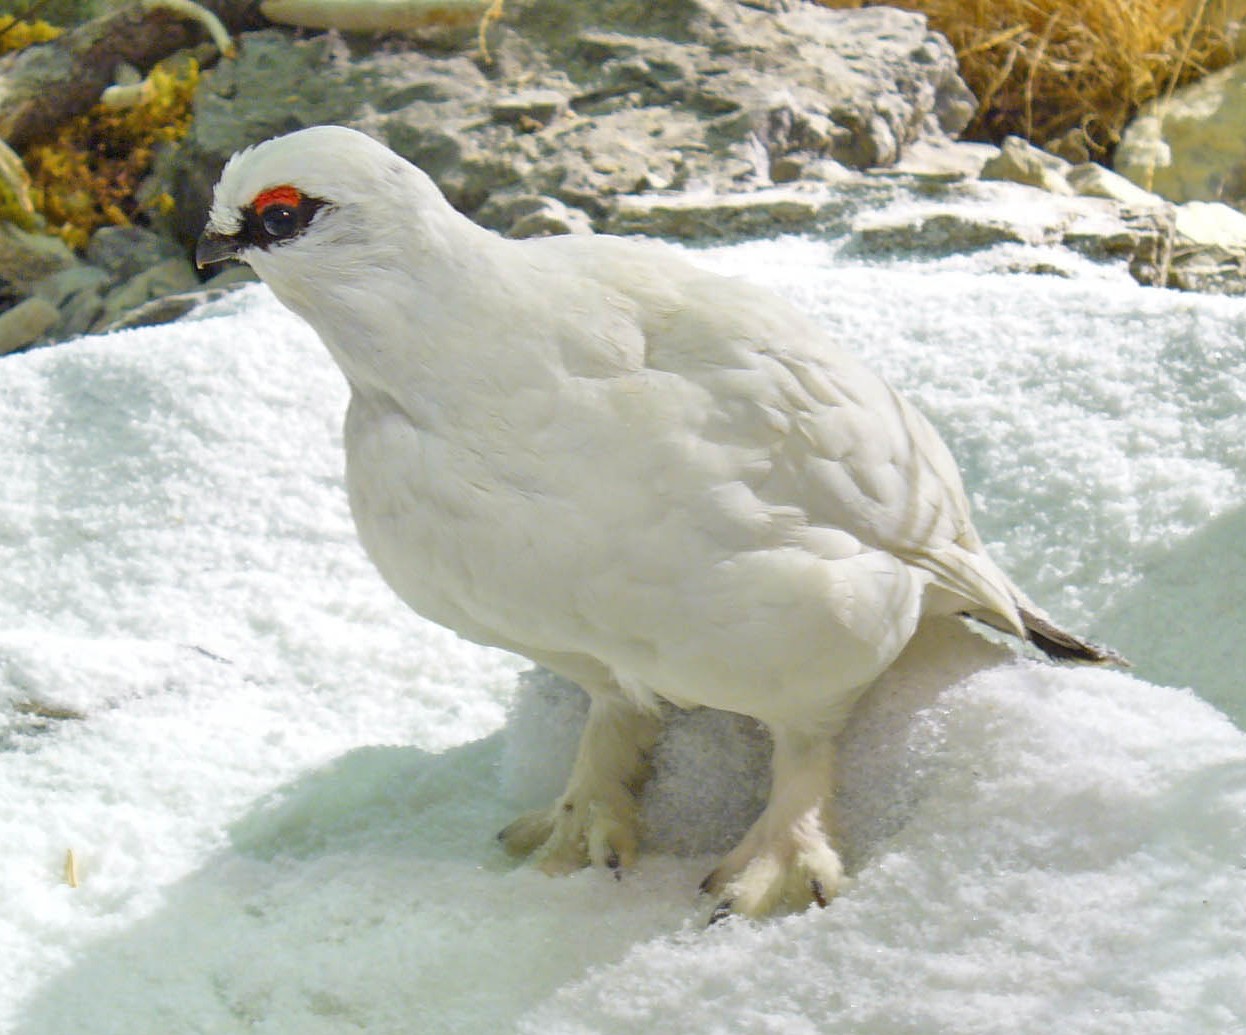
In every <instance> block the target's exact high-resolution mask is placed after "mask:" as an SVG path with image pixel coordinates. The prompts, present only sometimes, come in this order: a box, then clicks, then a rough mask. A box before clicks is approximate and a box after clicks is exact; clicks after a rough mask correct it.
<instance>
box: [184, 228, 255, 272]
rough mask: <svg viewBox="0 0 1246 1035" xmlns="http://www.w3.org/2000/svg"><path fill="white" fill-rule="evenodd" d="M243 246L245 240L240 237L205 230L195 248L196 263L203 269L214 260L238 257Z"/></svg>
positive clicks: (219, 260) (222, 260)
mask: <svg viewBox="0 0 1246 1035" xmlns="http://www.w3.org/2000/svg"><path fill="white" fill-rule="evenodd" d="M242 246H243V242H242V240H241V239H240V238H238V237H226V236H225V235H224V234H218V233H215V232H214V231H212V230H205V231H204V232H203V236H201V237H200V238H199V244H198V245H197V246H196V248H195V265H196V266H198V267H199V268H200V269H203V268H204V267H205V266H211V265H212V264H213V263H214V262H225V261H227V260H229V259H236V258H237V256H238V252H239V251H240V250H241V248H242Z"/></svg>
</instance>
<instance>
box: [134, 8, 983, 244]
mask: <svg viewBox="0 0 1246 1035" xmlns="http://www.w3.org/2000/svg"><path fill="white" fill-rule="evenodd" d="M351 47H352V50H351V51H347V50H346V48H345V46H344V45H342V44H341V43H340V42H335V38H334V37H332V36H323V37H319V38H317V39H313V40H293V39H291V37H290V35H289V34H287V33H284V32H281V31H276V30H270V31H266V32H257V33H247V34H244V35H243V36H242V37H241V47H240V50H239V55H238V58H237V59H236V60H235V61H232V62H222V63H221V64H220V65H218V66H217V67H216V68H215V69H214V70H213V71H211V72H210V73H208V74H205V76H204V78H203V81H202V82H201V84H200V87H199V92H198V94H197V96H196V102H195V103H196V118H195V122H194V125H193V127H192V130H191V133H190V135H189V136H188V138H187V139H186V141H185V142H184V143H183V145H182V146H181V147H179V148H178V149H177V150H176V151H172V152H170V153H169V154H167V155H166V156H164V157H162V158H161V159H160V160H159V162H158V164H157V174H156V175H155V176H154V177H153V179H152V182H151V184H150V185H149V186H148V187H147V188H146V189H147V190H148V191H149V192H150V193H151V194H155V193H159V192H161V191H167V192H169V193H170V194H172V195H173V196H175V197H177V198H178V199H179V203H178V210H177V213H176V214H175V216H174V218H173V219H172V220H171V221H169V224H168V229H170V230H172V231H173V232H174V233H176V235H177V236H178V238H179V239H180V240H181V241H182V242H183V244H184V245H189V242H190V240H191V238H192V237H193V236H194V234H195V233H197V231H198V229H199V227H200V226H201V225H202V221H203V217H204V213H205V212H206V208H207V203H208V197H209V191H210V188H211V185H212V182H213V181H214V180H215V178H216V176H217V174H218V172H219V170H220V167H221V164H222V163H223V162H224V160H225V159H226V158H227V157H228V155H229V154H230V153H232V152H233V151H234V150H236V149H238V148H239V147H242V146H245V145H247V144H250V143H254V142H256V141H257V140H260V139H263V138H264V137H268V136H272V135H274V134H276V133H281V132H286V131H289V130H292V129H296V128H298V127H300V126H304V125H310V124H312V123H323V122H344V123H346V124H350V125H354V126H356V127H357V128H361V129H364V130H365V131H368V132H371V133H373V134H374V135H377V136H379V137H380V138H381V139H383V140H384V141H385V142H386V143H387V144H389V146H391V147H393V148H394V149H395V150H397V151H398V152H399V153H400V154H402V155H404V156H405V157H407V158H409V159H411V160H412V161H414V162H416V164H418V165H420V166H421V167H422V168H423V169H425V171H427V172H428V173H429V174H430V175H431V176H432V177H433V178H434V179H435V180H436V181H437V183H438V185H439V186H440V187H441V188H442V190H443V191H444V192H445V194H446V196H447V197H449V198H450V200H451V202H452V203H453V204H454V205H456V206H457V207H458V208H460V209H461V210H463V211H465V212H467V213H468V214H469V215H474V214H475V213H477V212H478V211H481V210H482V209H484V207H485V206H486V204H487V203H488V202H489V200H490V198H491V196H493V195H495V194H501V195H515V194H529V195H540V196H544V197H547V198H551V199H553V200H555V201H557V202H560V203H562V204H563V205H566V206H568V207H569V209H571V210H574V209H579V210H582V211H584V212H586V213H588V215H589V217H590V218H591V219H592V220H594V221H595V223H596V224H597V226H599V227H601V226H604V225H606V223H607V222H609V221H610V219H611V216H610V209H611V206H612V205H613V202H614V199H615V198H619V197H624V196H627V195H633V194H639V193H646V192H653V191H668V190H684V189H691V190H696V189H700V188H706V187H708V188H712V189H715V190H720V191H725V192H728V193H730V192H736V191H739V190H741V189H742V188H744V187H753V186H765V185H768V184H769V183H771V182H772V179H774V178H775V175H774V174H775V173H777V178H778V179H818V178H826V177H828V176H833V175H834V169H835V168H836V167H837V166H850V167H853V168H866V167H872V166H888V165H892V164H894V163H895V162H897V161H898V160H899V159H900V158H901V157H902V155H903V154H904V151H905V149H906V148H908V147H910V146H912V145H915V144H917V143H919V142H923V141H938V142H945V143H946V142H948V141H949V139H950V135H951V134H955V133H956V132H958V131H959V130H960V129H961V128H962V127H963V126H964V125H965V123H966V122H967V121H968V119H969V117H970V116H971V115H972V112H973V108H974V103H973V98H972V96H971V95H970V94H969V92H968V90H967V89H966V87H965V86H964V83H963V82H962V81H961V80H960V78H959V75H958V74H957V66H956V59H955V55H954V54H953V52H952V49H951V47H950V46H949V45H948V44H947V42H946V40H944V39H943V37H941V36H939V35H937V34H935V33H932V32H931V31H930V30H929V28H928V27H927V25H926V22H925V20H924V18H922V17H921V16H920V15H916V14H912V13H907V12H901V11H897V10H892V9H889V8H881V7H880V8H869V9H863V10H831V9H828V8H823V7H820V6H817V5H814V4H808V3H805V2H803V0H754V2H753V3H752V4H741V3H738V2H736V0H660V2H657V3H650V4H645V5H637V4H636V3H635V2H634V0H597V2H595V3H593V4H584V3H583V2H582V0H527V2H519V3H514V2H512V4H511V5H509V6H508V9H507V17H506V18H505V19H504V20H503V21H502V22H499V23H497V24H495V25H494V26H493V28H492V29H491V30H490V50H491V53H492V55H493V59H494V60H493V64H492V65H491V66H490V67H489V69H488V73H489V74H488V75H487V76H486V75H485V73H484V71H482V69H481V67H480V66H479V65H478V64H477V62H475V61H473V60H470V59H468V58H466V57H464V56H463V55H461V54H454V53H433V52H422V51H419V50H416V49H413V48H411V47H410V46H407V45H405V44H403V43H399V42H394V41H389V42H387V41H384V40H382V41H379V42H378V41H367V40H359V39H357V38H356V39H353V40H352V42H351ZM561 219H562V217H561V215H557V214H555V215H550V214H549V213H547V216H546V217H541V218H536V217H534V218H533V219H532V220H531V221H530V225H529V226H528V227H526V228H523V229H524V231H525V232H527V231H529V230H531V231H533V232H538V231H539V232H548V231H549V230H551V229H553V228H554V227H555V226H556V225H557V224H558V223H559V221H560V220H561ZM577 222H578V220H576V219H575V218H573V219H572V224H575V223H577ZM572 224H568V225H569V226H572ZM501 228H502V229H506V230H510V229H511V224H508V225H506V226H504V227H501Z"/></svg>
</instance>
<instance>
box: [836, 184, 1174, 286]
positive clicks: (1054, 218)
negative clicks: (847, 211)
mask: <svg viewBox="0 0 1246 1035" xmlns="http://www.w3.org/2000/svg"><path fill="white" fill-rule="evenodd" d="M925 193H926V194H927V195H930V194H934V195H935V196H927V197H922V198H917V197H911V196H910V197H909V198H907V199H904V198H901V199H899V200H897V201H895V202H893V203H891V204H889V205H885V206H874V207H873V208H871V209H869V210H866V211H863V212H860V213H859V214H858V215H857V216H856V217H855V218H854V219H853V220H852V223H851V236H850V238H849V239H848V241H847V242H846V243H845V251H846V252H847V253H848V254H853V255H867V256H885V257H889V258H890V257H897V256H916V257H922V258H942V257H945V256H949V255H957V254H963V253H966V252H973V251H983V250H986V249H990V248H995V247H997V246H1001V245H1022V246H1026V247H1027V248H1030V249H1033V248H1044V249H1053V248H1065V249H1068V250H1069V251H1070V252H1072V253H1075V254H1077V255H1081V256H1084V257H1085V258H1089V259H1091V260H1094V261H1097V262H1114V263H1120V264H1124V265H1127V266H1128V267H1129V268H1130V271H1131V272H1132V273H1133V274H1134V276H1135V277H1136V278H1137V279H1139V280H1141V281H1142V282H1143V283H1148V284H1151V283H1164V282H1165V278H1166V276H1167V266H1168V262H1167V255H1168V250H1169V248H1170V245H1171V240H1172V216H1171V208H1170V207H1165V208H1156V209H1151V210H1148V211H1145V212H1138V213H1131V212H1129V211H1127V210H1124V209H1122V207H1121V206H1120V205H1119V204H1118V203H1116V202H1113V201H1110V200H1107V199H1097V198H1075V197H1071V196H1068V195H1055V194H1040V193H1036V192H1035V190H1034V189H1033V188H1031V187H1026V186H1023V185H1018V184H1014V183H1010V182H1006V181H997V182H991V181H987V182H979V183H969V184H963V185H959V186H957V185H951V186H945V187H943V188H942V190H941V192H940V191H934V190H932V189H930V188H929V187H927V189H926V191H925ZM1034 262H1036V263H1039V264H1040V265H1042V266H1045V267H1049V266H1050V264H1051V259H1050V257H1048V258H1045V259H1044V258H1040V257H1038V256H1037V255H1036V256H1035V258H1034ZM1012 268H1015V267H1012Z"/></svg>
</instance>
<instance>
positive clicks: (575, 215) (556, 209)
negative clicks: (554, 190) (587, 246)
mask: <svg viewBox="0 0 1246 1035" xmlns="http://www.w3.org/2000/svg"><path fill="white" fill-rule="evenodd" d="M543 200H544V201H545V204H544V205H542V206H541V207H540V208H539V209H537V210H536V211H534V212H529V213H528V214H527V215H524V216H522V217H520V218H519V219H517V220H515V222H514V224H513V225H512V226H511V228H510V230H509V231H508V232H507V236H508V237H555V236H558V235H560V234H591V233H592V232H593V224H592V220H590V219H589V218H588V213H586V212H584V211H582V210H580V209H578V208H571V207H569V206H567V205H564V204H563V203H562V202H561V201H558V200H557V199H555V198H545V199H543Z"/></svg>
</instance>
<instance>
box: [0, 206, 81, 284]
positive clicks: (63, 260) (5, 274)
mask: <svg viewBox="0 0 1246 1035" xmlns="http://www.w3.org/2000/svg"><path fill="white" fill-rule="evenodd" d="M77 261H78V260H77V259H75V258H74V253H73V252H71V251H70V250H69V247H68V245H66V244H65V242H64V241H62V240H61V239H60V238H59V237H53V236H51V235H50V234H40V233H32V232H29V231H26V230H22V229H21V228H20V227H17V226H14V225H13V224H12V223H8V222H4V221H3V220H0V281H4V282H7V283H8V284H11V285H12V286H13V287H14V288H16V289H17V291H18V292H20V293H21V294H29V293H30V291H31V290H33V288H34V286H35V285H36V284H37V283H38V282H39V281H41V280H43V278H44V277H50V276H52V275H53V274H55V273H60V272H61V271H62V270H66V269H69V268H70V267H72V266H74V265H75V264H76V263H77Z"/></svg>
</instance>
